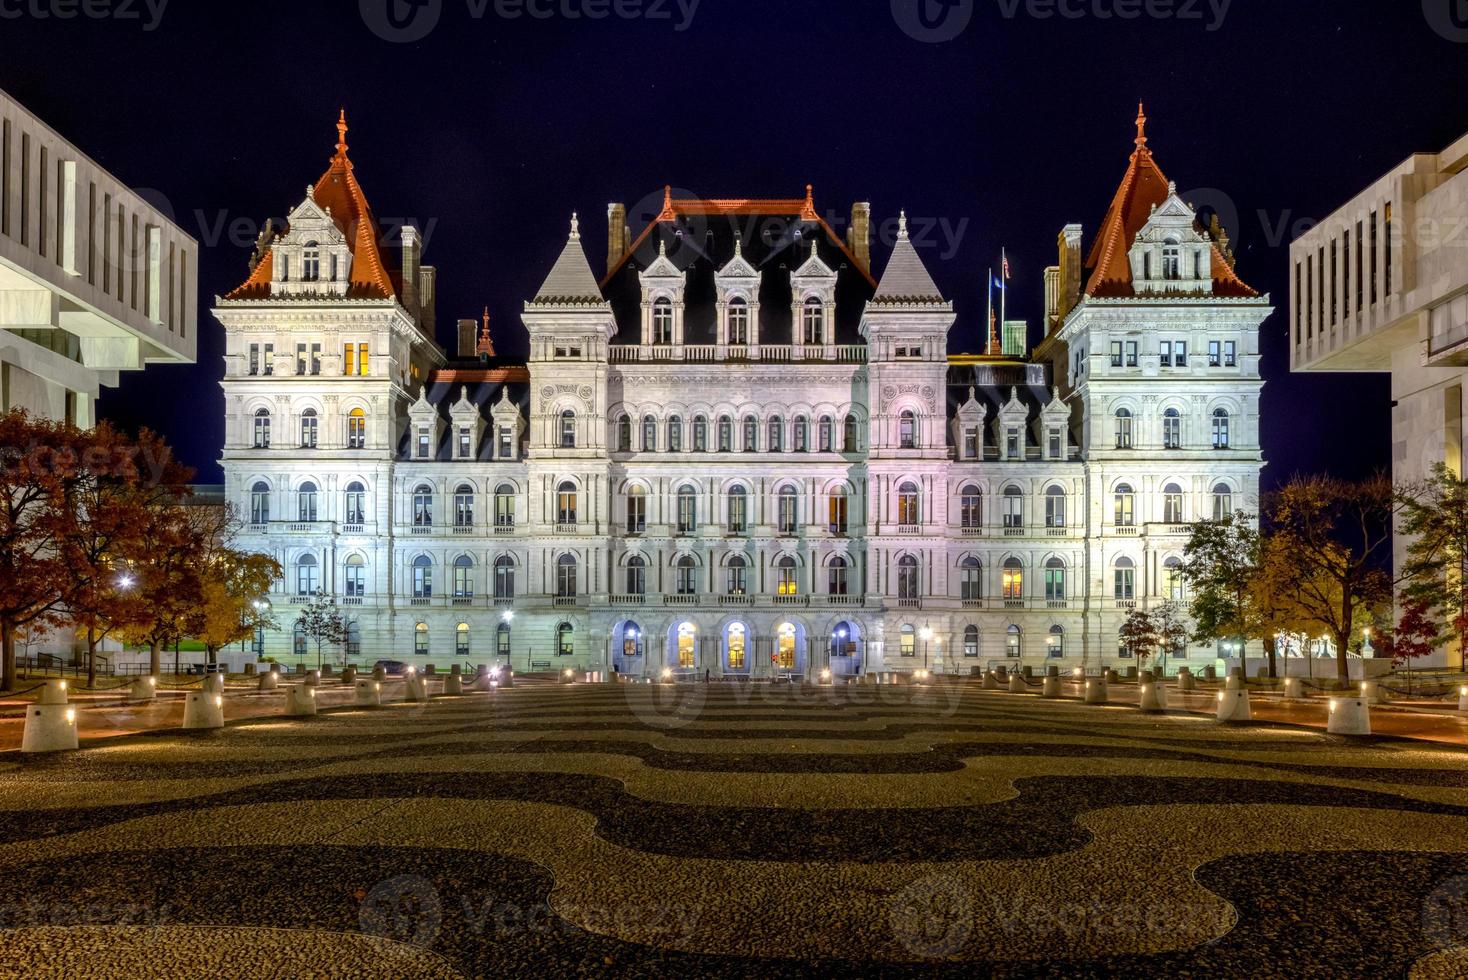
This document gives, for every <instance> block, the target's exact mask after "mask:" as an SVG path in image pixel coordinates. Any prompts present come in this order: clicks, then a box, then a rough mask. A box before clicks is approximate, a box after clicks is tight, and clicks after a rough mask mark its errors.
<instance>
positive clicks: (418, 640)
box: [413, 623, 428, 657]
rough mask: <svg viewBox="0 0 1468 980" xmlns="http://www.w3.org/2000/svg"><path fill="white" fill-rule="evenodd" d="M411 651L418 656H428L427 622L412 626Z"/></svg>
mask: <svg viewBox="0 0 1468 980" xmlns="http://www.w3.org/2000/svg"><path fill="white" fill-rule="evenodd" d="M413 653H415V654H416V655H418V656H420V657H426V656H428V624H427V623H419V624H418V625H417V626H415V627H413Z"/></svg>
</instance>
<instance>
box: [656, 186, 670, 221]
mask: <svg viewBox="0 0 1468 980" xmlns="http://www.w3.org/2000/svg"><path fill="white" fill-rule="evenodd" d="M673 218H674V214H673V185H672V184H664V185H663V210H662V213H661V214H659V215H658V216H657V218H656V219H655V220H658V221H672V220H673Z"/></svg>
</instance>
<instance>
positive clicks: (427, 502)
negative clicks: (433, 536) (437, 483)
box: [413, 483, 433, 527]
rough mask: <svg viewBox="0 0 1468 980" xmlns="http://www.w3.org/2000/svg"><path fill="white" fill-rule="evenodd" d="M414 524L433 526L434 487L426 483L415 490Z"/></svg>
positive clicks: (415, 525) (416, 525) (417, 525)
mask: <svg viewBox="0 0 1468 980" xmlns="http://www.w3.org/2000/svg"><path fill="white" fill-rule="evenodd" d="M413 526H414V527H432V526H433V488H432V487H430V486H429V485H428V484H426V483H422V484H419V485H418V488H417V489H416V490H414V491H413Z"/></svg>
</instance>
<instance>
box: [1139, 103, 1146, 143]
mask: <svg viewBox="0 0 1468 980" xmlns="http://www.w3.org/2000/svg"><path fill="white" fill-rule="evenodd" d="M1146 148H1147V110H1146V108H1145V107H1144V106H1143V105H1142V103H1141V102H1138V103H1137V149H1139V150H1144V149H1146Z"/></svg>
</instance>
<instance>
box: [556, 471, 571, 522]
mask: <svg viewBox="0 0 1468 980" xmlns="http://www.w3.org/2000/svg"><path fill="white" fill-rule="evenodd" d="M556 523H557V524H559V525H560V526H562V527H570V526H572V525H574V524H575V523H576V484H574V483H572V482H571V481H570V480H562V481H561V485H560V486H558V487H556Z"/></svg>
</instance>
